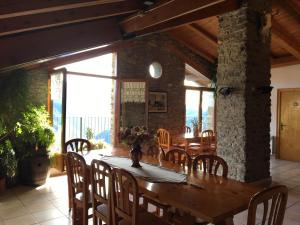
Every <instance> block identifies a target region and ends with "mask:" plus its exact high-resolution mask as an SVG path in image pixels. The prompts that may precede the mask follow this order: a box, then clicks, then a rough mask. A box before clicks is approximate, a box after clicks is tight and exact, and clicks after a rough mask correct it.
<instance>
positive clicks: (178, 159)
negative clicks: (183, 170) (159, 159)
mask: <svg viewBox="0 0 300 225" xmlns="http://www.w3.org/2000/svg"><path fill="white" fill-rule="evenodd" d="M165 160H166V161H169V162H172V163H176V164H178V165H181V166H188V167H190V166H191V161H192V160H191V157H190V155H189V154H188V153H187V152H186V151H184V150H182V149H179V148H174V149H171V150H170V151H168V152H167V153H166V156H165Z"/></svg>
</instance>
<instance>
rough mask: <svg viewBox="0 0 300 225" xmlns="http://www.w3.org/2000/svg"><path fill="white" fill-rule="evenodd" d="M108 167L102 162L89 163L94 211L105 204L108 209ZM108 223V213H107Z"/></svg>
mask: <svg viewBox="0 0 300 225" xmlns="http://www.w3.org/2000/svg"><path fill="white" fill-rule="evenodd" d="M111 171H112V170H111V168H110V166H109V165H108V164H107V163H106V162H103V161H100V160H97V159H94V160H93V161H92V163H91V184H92V202H93V209H94V210H95V209H96V208H97V206H98V205H101V204H106V205H107V206H108V207H107V208H108V209H110V176H111ZM107 216H108V221H110V213H108V215H107Z"/></svg>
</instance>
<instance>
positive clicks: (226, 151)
mask: <svg viewBox="0 0 300 225" xmlns="http://www.w3.org/2000/svg"><path fill="white" fill-rule="evenodd" d="M247 2H251V3H253V4H254V1H252V0H250V1H247ZM263 2H264V3H265V2H267V1H263ZM260 3H261V5H263V3H262V2H260ZM258 4H259V3H258ZM253 6H254V5H251V7H250V6H249V5H247V4H244V5H243V6H242V7H241V8H240V9H239V10H237V11H234V12H231V13H227V14H225V15H223V16H221V17H220V18H219V23H220V35H219V41H220V43H221V44H220V47H219V58H218V74H217V85H218V87H219V88H220V87H222V86H229V87H233V88H234V91H233V92H232V94H231V95H229V96H226V97H224V96H221V95H220V94H218V98H217V140H218V143H217V148H218V153H219V154H220V156H222V157H223V158H224V159H225V160H226V161H227V163H228V164H229V176H230V177H231V178H234V179H237V180H242V181H256V180H260V179H265V178H269V177H270V173H269V161H270V146H269V143H270V94H269V93H267V94H262V93H260V92H259V91H257V88H258V87H261V86H269V85H270V60H269V56H270V54H269V53H270V37H269V36H268V33H267V34H266V36H264V37H263V38H262V36H261V33H260V31H261V24H262V23H261V22H262V20H261V19H262V18H264V13H262V12H259V11H257V9H256V10H254V7H253ZM269 8H270V4H265V8H264V10H267V11H268V10H269Z"/></svg>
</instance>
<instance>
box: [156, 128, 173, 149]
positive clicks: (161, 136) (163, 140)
mask: <svg viewBox="0 0 300 225" xmlns="http://www.w3.org/2000/svg"><path fill="white" fill-rule="evenodd" d="M157 139H158V145H159V146H160V147H162V148H164V149H167V150H169V149H170V146H171V137H170V133H169V131H167V130H166V129H162V128H160V129H158V130H157Z"/></svg>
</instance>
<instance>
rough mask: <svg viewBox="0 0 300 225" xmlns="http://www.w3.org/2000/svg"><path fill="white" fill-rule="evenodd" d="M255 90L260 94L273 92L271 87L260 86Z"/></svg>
mask: <svg viewBox="0 0 300 225" xmlns="http://www.w3.org/2000/svg"><path fill="white" fill-rule="evenodd" d="M256 90H257V91H258V92H259V93H261V94H269V93H271V91H272V90H273V87H272V86H261V87H257V88H256Z"/></svg>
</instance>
